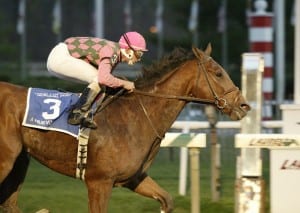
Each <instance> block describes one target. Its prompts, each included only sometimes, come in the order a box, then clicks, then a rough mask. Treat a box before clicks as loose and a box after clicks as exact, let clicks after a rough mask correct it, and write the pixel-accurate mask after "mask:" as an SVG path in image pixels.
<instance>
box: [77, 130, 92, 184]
mask: <svg viewBox="0 0 300 213" xmlns="http://www.w3.org/2000/svg"><path fill="white" fill-rule="evenodd" d="M90 130H91V129H90V128H81V129H80V132H79V136H78V149H77V162H76V178H77V179H80V180H84V176H85V170H86V163H87V151H88V141H89V136H90Z"/></svg>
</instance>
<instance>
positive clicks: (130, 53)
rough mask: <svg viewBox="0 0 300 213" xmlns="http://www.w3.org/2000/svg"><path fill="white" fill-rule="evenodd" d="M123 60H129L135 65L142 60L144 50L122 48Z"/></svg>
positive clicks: (129, 62)
mask: <svg viewBox="0 0 300 213" xmlns="http://www.w3.org/2000/svg"><path fill="white" fill-rule="evenodd" d="M121 54H122V56H123V57H122V61H124V62H127V63H128V65H133V64H135V63H136V62H138V61H140V60H141V57H142V55H143V52H142V51H134V50H132V49H121Z"/></svg>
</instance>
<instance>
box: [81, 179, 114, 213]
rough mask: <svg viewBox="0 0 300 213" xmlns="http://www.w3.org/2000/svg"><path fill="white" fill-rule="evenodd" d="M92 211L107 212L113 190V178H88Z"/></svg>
mask: <svg viewBox="0 0 300 213" xmlns="http://www.w3.org/2000/svg"><path fill="white" fill-rule="evenodd" d="M86 185H87V188H88V198H89V212H90V213H106V212H107V209H108V203H109V199H110V197H111V192H112V187H113V184H112V180H86Z"/></svg>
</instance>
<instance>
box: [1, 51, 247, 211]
mask: <svg viewBox="0 0 300 213" xmlns="http://www.w3.org/2000/svg"><path fill="white" fill-rule="evenodd" d="M192 50H193V51H186V50H183V49H182V48H176V49H174V51H173V52H172V53H171V54H169V55H168V56H165V57H163V58H162V59H161V60H160V61H158V62H157V63H153V64H152V65H151V66H149V67H146V68H143V74H142V75H141V77H139V78H138V79H137V80H136V81H135V85H136V90H135V91H134V92H132V93H127V94H124V95H122V96H121V97H119V98H118V99H116V100H114V101H113V102H112V103H111V104H109V105H108V106H107V107H106V108H104V109H103V110H101V111H100V112H98V113H97V114H96V115H95V118H94V119H95V121H96V122H97V124H98V128H97V129H96V130H91V134H90V139H89V144H88V150H89V152H88V159H87V169H86V173H85V180H84V181H85V184H86V187H87V190H88V200H89V203H88V207H89V212H91V213H103V212H107V208H108V202H109V199H110V197H111V193H112V188H113V187H116V186H120V187H126V188H129V189H131V190H132V191H134V192H136V193H138V194H140V195H143V196H146V197H149V198H153V199H155V200H158V201H159V202H160V204H161V211H162V212H165V213H169V212H172V209H173V201H172V198H171V196H170V194H169V193H168V192H166V191H165V190H164V189H162V188H161V187H160V186H159V185H158V184H157V183H156V182H155V181H154V180H153V179H152V178H151V177H150V176H148V175H147V169H148V168H149V166H150V165H151V163H152V161H153V159H154V157H155V155H156V154H157V152H158V150H159V148H160V142H161V139H162V138H163V137H164V135H165V133H166V132H167V131H168V129H169V128H170V127H171V125H172V124H173V122H174V121H175V119H176V117H177V116H178V114H179V113H180V112H181V110H182V109H183V108H184V106H185V105H186V104H187V103H188V102H191V101H193V102H200V103H206V104H214V105H215V106H216V108H218V109H219V110H220V111H221V112H223V113H224V114H227V115H228V116H229V117H230V118H231V119H232V120H240V119H242V118H243V117H244V116H245V115H246V114H247V112H248V111H249V110H250V107H249V105H248V104H247V103H246V101H245V99H244V98H243V96H242V95H241V92H240V91H239V89H238V88H237V87H236V86H235V85H234V83H233V82H232V80H231V79H230V77H229V76H228V74H227V73H226V72H225V70H224V69H223V68H222V67H221V66H220V65H219V64H218V63H217V62H216V61H215V60H214V59H213V58H211V57H210V53H211V46H210V45H208V46H207V48H206V50H205V51H201V50H199V49H198V48H193V49H192ZM27 91H28V89H27V88H24V87H21V86H16V85H12V84H9V83H3V82H2V83H0V103H1V106H0V115H1V122H0V184H1V185H0V204H1V206H2V209H3V210H4V212H20V210H19V209H18V207H17V197H18V192H19V190H20V188H21V184H22V183H23V181H24V178H25V174H26V170H27V168H28V164H29V160H28V158H29V157H28V156H32V157H34V158H35V159H37V160H38V161H39V162H40V163H42V164H43V165H45V166H47V167H48V168H50V169H52V170H54V171H57V172H59V173H61V174H64V175H67V176H70V177H73V178H74V177H75V170H76V154H77V141H76V138H74V137H72V136H69V135H67V134H64V133H60V132H55V131H45V130H38V129H34V128H29V127H24V126H22V120H23V116H24V112H25V107H26V98H27Z"/></svg>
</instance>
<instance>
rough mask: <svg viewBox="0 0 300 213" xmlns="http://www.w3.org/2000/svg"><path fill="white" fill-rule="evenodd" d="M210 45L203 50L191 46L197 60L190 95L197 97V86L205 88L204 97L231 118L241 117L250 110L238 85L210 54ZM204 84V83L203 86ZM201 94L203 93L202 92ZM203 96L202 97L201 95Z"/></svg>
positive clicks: (237, 118)
mask: <svg viewBox="0 0 300 213" xmlns="http://www.w3.org/2000/svg"><path fill="white" fill-rule="evenodd" d="M211 51H212V48H211V45H210V44H208V46H207V48H206V49H205V51H201V50H199V49H198V48H195V47H193V52H194V54H195V56H196V60H197V68H196V69H197V73H198V74H197V75H198V77H197V79H196V84H195V86H194V87H193V89H192V95H193V96H194V97H198V96H199V95H197V94H199V88H200V87H201V90H202V91H203V89H204V88H207V89H206V90H207V92H206V93H205V94H206V97H204V98H206V99H208V100H213V103H214V105H215V106H216V107H217V108H218V109H219V110H220V111H221V112H223V113H225V114H227V115H228V116H229V117H230V119H232V120H240V119H242V118H243V117H244V116H245V115H246V114H247V112H248V111H249V110H250V106H249V105H248V104H247V103H246V101H245V98H244V97H243V96H242V94H241V92H240V90H239V88H238V87H236V86H235V84H234V83H233V82H232V80H231V79H230V77H229V75H228V74H227V72H226V71H225V70H224V69H223V67H222V66H220V65H219V64H218V63H217V62H216V61H215V60H214V59H213V58H212V57H211V56H210V54H211ZM204 85H206V86H205V87H204ZM202 95H203V93H202ZM202 98H203V97H202Z"/></svg>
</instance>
